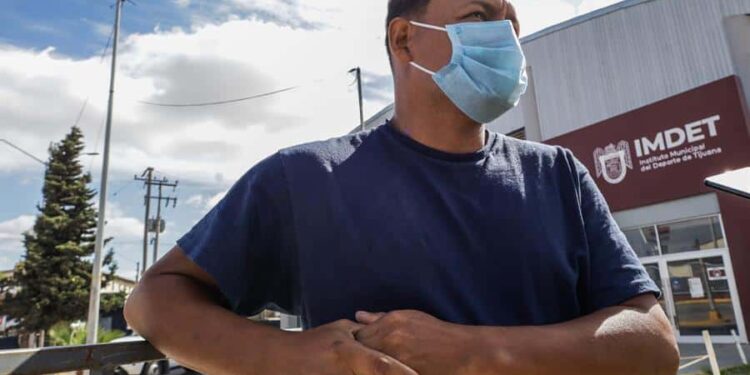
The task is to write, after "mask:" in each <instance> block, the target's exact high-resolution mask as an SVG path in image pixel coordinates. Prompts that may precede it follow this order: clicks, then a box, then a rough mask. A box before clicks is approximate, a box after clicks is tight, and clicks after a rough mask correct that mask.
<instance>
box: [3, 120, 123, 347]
mask: <svg viewBox="0 0 750 375" xmlns="http://www.w3.org/2000/svg"><path fill="white" fill-rule="evenodd" d="M83 147H84V145H83V133H82V132H81V130H80V129H79V128H77V127H73V128H72V129H71V131H70V133H69V134H68V135H66V136H65V138H64V139H63V140H62V141H61V142H60V143H57V144H54V145H52V146H50V149H49V154H50V156H49V162H48V164H47V169H46V172H45V176H44V187H43V189H42V194H43V202H42V204H41V205H37V209H38V211H39V214H38V215H37V218H36V222H35V224H34V227H33V229H32V230H31V231H30V232H27V233H25V234H24V241H23V242H24V246H25V248H26V253H25V256H24V259H23V260H22V261H21V262H19V263H18V264H17V265H16V267H15V270H14V273H13V276H12V277H10V278H8V279H6V280H4V281H2V282H0V291H5V293H6V298H5V300H4V301H3V303H2V305H0V315H2V314H5V315H8V316H10V317H12V318H14V319H16V320H18V321H19V328H20V330H21V331H22V332H26V333H31V332H37V331H46V330H48V329H49V328H51V327H52V326H53V325H54V324H55V323H58V322H61V321H77V320H81V319H84V318H85V316H86V312H87V309H88V302H89V289H90V282H91V271H92V261H91V255H92V254H93V253H94V238H95V230H96V219H97V212H96V209H95V208H94V205H93V199H94V197H95V196H96V192H95V191H93V190H92V189H89V187H88V185H89V184H90V183H91V175H90V174H89V173H84V172H83V168H82V166H81V163H80V162H79V160H78V158H79V157H80V154H81V151H82V150H83ZM104 264H105V266H107V267H108V272H107V273H106V274H105V277H104V280H103V284H106V283H108V282H109V281H110V280H111V278H112V277H113V276H114V273H115V271H116V270H117V265H116V264H115V262H114V261H113V253H112V250H110V252H109V253H108V254H107V255H106V256H105V259H104Z"/></svg>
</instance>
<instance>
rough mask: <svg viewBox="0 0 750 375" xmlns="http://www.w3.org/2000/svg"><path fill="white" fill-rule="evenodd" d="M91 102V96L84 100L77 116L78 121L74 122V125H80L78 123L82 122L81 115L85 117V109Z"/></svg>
mask: <svg viewBox="0 0 750 375" xmlns="http://www.w3.org/2000/svg"><path fill="white" fill-rule="evenodd" d="M88 104H89V98H86V100H84V101H83V105H82V106H81V110H80V111H78V117H76V122H75V124H73V126H78V123H79V122H81V117H83V111H85V110H86V106H87V105H88Z"/></svg>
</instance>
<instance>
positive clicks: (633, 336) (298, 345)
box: [126, 0, 679, 375]
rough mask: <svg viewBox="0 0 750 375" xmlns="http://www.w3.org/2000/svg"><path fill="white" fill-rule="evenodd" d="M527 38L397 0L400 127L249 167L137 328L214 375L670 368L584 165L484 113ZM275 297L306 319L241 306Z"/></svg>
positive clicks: (160, 273)
mask: <svg viewBox="0 0 750 375" xmlns="http://www.w3.org/2000/svg"><path fill="white" fill-rule="evenodd" d="M446 25H447V27H444V26H446ZM513 29H515V31H514V30H513ZM517 33H518V22H517V20H516V19H515V14H514V12H513V8H512V7H511V5H510V4H508V3H507V2H505V1H503V0H474V1H472V0H411V1H410V0H390V3H389V16H388V23H387V37H388V38H387V39H388V43H387V44H388V51H389V55H390V58H391V65H392V68H393V75H394V82H395V97H396V106H395V116H394V118H393V120H392V121H389V122H388V123H387V124H385V125H383V126H381V127H379V128H377V129H375V130H372V131H369V132H364V133H359V134H355V135H351V136H347V137H343V138H339V139H333V140H329V141H325V142H317V143H312V144H309V145H302V146H298V147H294V148H290V149H286V150H282V151H280V152H279V153H277V154H275V155H273V156H271V157H269V158H268V159H266V160H264V161H262V162H260V163H259V164H258V165H256V166H255V167H253V168H252V169H251V170H250V171H249V172H248V173H247V174H246V175H245V176H243V177H242V178H241V179H240V180H239V182H238V183H237V184H236V185H235V186H234V187H233V188H232V189H231V190H230V191H229V193H228V194H227V196H226V197H225V198H224V200H223V201H222V202H221V203H219V205H217V206H216V207H215V208H214V209H213V210H212V211H211V212H210V213H209V214H208V215H207V216H206V217H205V218H204V219H203V220H201V222H200V223H198V224H197V225H196V226H195V227H194V228H193V229H192V230H191V231H190V232H189V233H188V234H187V235H185V236H184V237H183V238H182V239H181V240H180V241H178V246H177V247H175V248H174V249H173V250H172V251H170V252H169V253H168V254H167V255H166V256H165V257H164V258H163V259H162V260H161V261H160V262H158V263H157V264H155V265H154V266H153V267H152V268H151V269H150V270H149V271H148V272H147V273H146V275H145V276H144V278H143V280H142V281H141V283H140V284H139V286H138V287H137V289H136V290H135V292H134V293H133V294H132V296H131V297H130V299H129V301H128V303H127V305H126V315H127V319H128V322H129V323H130V324H131V326H132V327H133V328H134V329H135V330H136V331H138V332H139V333H140V334H142V335H143V336H144V337H146V338H147V339H148V340H150V341H151V342H152V343H153V344H154V345H155V346H156V347H157V348H159V349H160V350H162V351H164V352H165V353H166V354H167V355H169V356H170V357H173V358H175V359H176V360H178V361H180V362H182V363H184V364H186V365H188V366H190V367H192V368H195V369H197V370H199V371H201V372H204V373H207V374H212V375H214V374H216V375H220V374H311V375H313V374H321V375H322V374H325V375H338V374H347V375H350V374H356V375H373V374H399V375H405V374H412V375H413V374H422V375H441V374H451V375H455V374H459V375H476V374H674V373H675V372H676V367H677V363H678V357H679V355H678V352H677V349H676V345H675V341H674V338H673V335H672V330H671V328H670V325H669V323H668V321H667V319H666V317H665V316H664V313H663V311H662V310H661V308H660V307H659V305H658V303H657V301H656V298H655V295H658V289H657V288H656V286H655V285H654V283H653V282H652V281H651V280H650V279H649V277H648V275H647V274H646V272H645V271H644V269H643V268H642V266H641V265H640V264H639V262H638V260H637V259H636V257H635V255H634V253H633V251H632V250H631V248H630V247H629V245H628V244H627V241H626V239H625V237H624V235H623V234H622V232H621V231H620V230H619V229H618V227H617V225H616V223H615V222H614V220H613V219H612V216H611V215H610V213H609V209H608V207H607V205H606V203H605V202H604V200H603V198H602V196H601V194H600V193H599V191H598V190H597V188H596V186H595V184H594V182H593V180H592V178H591V176H590V175H589V174H588V172H587V171H586V169H585V167H583V166H582V164H581V163H580V162H578V161H577V160H576V159H575V158H574V157H573V156H572V154H571V153H570V152H569V151H567V150H565V149H562V148H559V147H551V146H545V145H540V144H535V143H531V142H523V141H518V140H513V139H510V138H506V137H504V136H501V135H497V134H494V133H491V132H487V131H486V130H485V128H484V126H483V125H482V123H486V122H489V121H491V120H492V119H494V118H496V117H498V116H499V115H501V114H502V113H503V112H505V111H506V110H507V109H509V108H511V107H512V106H513V105H515V104H516V103H517V101H518V97H519V96H520V95H521V93H522V92H523V91H524V88H525V83H526V78H525V74H524V64H525V62H524V61H525V60H524V58H523V55H522V53H521V51H520V46H519V44H518V41H517V39H516V35H517ZM266 307H276V308H279V309H282V310H284V311H287V312H290V313H294V314H300V315H301V316H302V318H303V321H304V324H305V326H306V328H308V329H306V330H305V331H303V332H301V333H291V332H283V331H280V330H277V329H274V328H271V327H267V326H262V325H259V324H257V323H253V322H251V321H249V320H247V319H245V318H243V316H248V315H252V314H254V313H256V312H258V311H260V310H262V309H263V308H266Z"/></svg>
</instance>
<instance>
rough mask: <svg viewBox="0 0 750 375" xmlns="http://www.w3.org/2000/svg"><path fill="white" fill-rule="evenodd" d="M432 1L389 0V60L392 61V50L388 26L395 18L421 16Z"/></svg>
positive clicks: (387, 48) (386, 21)
mask: <svg viewBox="0 0 750 375" xmlns="http://www.w3.org/2000/svg"><path fill="white" fill-rule="evenodd" d="M429 3H430V0H388V16H387V17H386V19H385V50H386V52H387V53H388V60H390V59H391V48H390V46H389V43H388V26H389V25H390V24H391V21H393V19H394V18H397V17H407V16H414V15H418V14H421V13H422V12H424V11H425V9H426V8H427V5H428V4H429Z"/></svg>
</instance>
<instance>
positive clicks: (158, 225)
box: [151, 185, 169, 265]
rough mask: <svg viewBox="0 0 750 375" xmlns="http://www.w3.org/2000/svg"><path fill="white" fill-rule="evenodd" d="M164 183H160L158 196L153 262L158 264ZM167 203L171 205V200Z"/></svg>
mask: <svg viewBox="0 0 750 375" xmlns="http://www.w3.org/2000/svg"><path fill="white" fill-rule="evenodd" d="M162 186H163V185H159V196H158V197H157V198H156V231H155V232H156V234H155V235H154V260H153V261H152V262H151V264H152V265H153V264H156V260H157V259H158V258H159V233H161V200H162V197H163V196H162V194H161V187H162ZM167 205H169V201H167Z"/></svg>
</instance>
